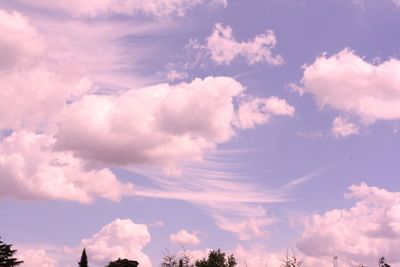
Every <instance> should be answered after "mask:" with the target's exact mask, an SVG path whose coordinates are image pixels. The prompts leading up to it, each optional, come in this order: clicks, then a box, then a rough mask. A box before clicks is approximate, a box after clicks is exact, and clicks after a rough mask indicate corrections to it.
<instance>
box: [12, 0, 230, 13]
mask: <svg viewBox="0 0 400 267" xmlns="http://www.w3.org/2000/svg"><path fill="white" fill-rule="evenodd" d="M18 1H19V2H22V3H27V4H30V5H35V6H41V7H45V8H51V9H59V10H65V11H68V12H70V13H72V14H73V15H75V16H91V17H97V16H106V15H111V14H123V15H134V14H136V13H142V14H145V15H150V16H155V17H168V16H171V15H176V16H185V14H186V12H187V11H188V10H190V9H192V8H194V7H195V6H197V5H202V4H211V5H213V4H215V5H224V6H226V5H227V0H86V1H83V2H82V1H80V0H70V1H51V0H18Z"/></svg>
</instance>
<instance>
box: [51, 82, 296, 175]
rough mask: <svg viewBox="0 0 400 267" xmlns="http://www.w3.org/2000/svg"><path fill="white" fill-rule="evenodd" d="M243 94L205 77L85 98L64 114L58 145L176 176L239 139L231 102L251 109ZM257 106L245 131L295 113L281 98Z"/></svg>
mask: <svg viewBox="0 0 400 267" xmlns="http://www.w3.org/2000/svg"><path fill="white" fill-rule="evenodd" d="M244 90H245V89H244V87H243V86H242V85H241V84H240V83H238V82H237V81H235V80H234V79H232V78H228V77H207V78H205V79H198V78H197V79H195V80H193V81H192V82H191V83H181V84H177V85H168V84H159V85H155V86H151V87H146V88H141V89H132V90H128V91H126V92H124V93H123V94H121V95H119V96H105V95H101V96H100V95H87V96H84V97H83V98H82V99H81V100H80V101H76V102H75V103H72V104H71V105H69V106H68V107H66V108H65V110H64V111H63V113H62V115H61V116H60V119H59V123H58V126H59V131H58V133H57V144H56V145H57V148H58V149H60V150H68V151H73V153H74V154H75V155H76V156H78V157H81V158H84V159H87V160H94V161H99V162H103V163H111V164H118V165H127V164H148V163H151V164H158V165H161V166H164V168H166V169H169V170H174V169H176V166H177V165H178V163H179V162H181V161H183V160H201V159H202V158H203V156H204V154H205V153H206V152H207V151H210V150H212V149H214V148H215V147H216V146H217V145H218V144H221V143H225V142H228V141H229V140H231V139H232V138H233V137H234V136H235V133H236V131H237V130H238V128H237V127H235V125H236V124H237V120H238V119H237V117H238V114H237V110H236V109H235V106H234V104H233V101H234V100H237V101H239V110H240V109H241V105H248V103H246V102H245V103H242V102H241V97H242V96H243V94H244ZM256 101H259V104H258V105H253V106H252V109H251V110H250V111H249V110H248V112H246V125H244V126H245V127H242V128H250V127H252V126H254V124H256V123H263V122H266V121H267V119H263V117H264V116H270V115H275V114H279V115H291V114H292V113H293V112H294V110H293V108H292V107H291V106H289V105H287V103H286V102H285V101H284V100H281V99H278V98H269V99H266V100H264V99H257V100H256ZM242 110H243V108H242ZM259 110H262V111H259ZM239 113H240V111H239ZM242 113H243V112H242ZM241 116H242V117H243V114H242V115H241ZM239 117H240V115H239ZM253 117H256V118H253ZM87 118H91V120H90V122H89V123H88V121H87ZM250 124H251V125H250ZM70 125H74V126H75V127H70ZM240 126H242V125H240Z"/></svg>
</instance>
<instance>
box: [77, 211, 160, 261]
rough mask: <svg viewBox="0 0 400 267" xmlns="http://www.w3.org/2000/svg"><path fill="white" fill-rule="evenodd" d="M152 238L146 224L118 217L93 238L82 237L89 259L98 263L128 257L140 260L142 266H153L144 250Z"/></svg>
mask: <svg viewBox="0 0 400 267" xmlns="http://www.w3.org/2000/svg"><path fill="white" fill-rule="evenodd" d="M150 239H151V237H150V233H149V231H148V229H147V226H146V225H144V224H135V223H134V222H133V221H131V220H129V219H124V220H123V219H116V220H114V221H113V222H111V223H110V224H107V225H106V226H104V227H103V228H102V229H101V230H100V231H99V232H97V233H96V234H94V235H93V236H92V237H91V238H89V239H82V241H81V245H82V246H83V247H85V248H86V250H87V251H88V257H89V260H90V261H93V262H94V263H96V264H102V265H105V264H107V263H108V262H110V261H113V260H116V259H118V258H121V259H123V258H127V259H130V260H136V261H138V262H139V264H140V266H143V267H151V266H152V264H151V262H150V258H149V257H148V256H147V255H146V254H145V253H144V252H143V248H144V247H145V246H146V245H147V244H148V243H149V242H150Z"/></svg>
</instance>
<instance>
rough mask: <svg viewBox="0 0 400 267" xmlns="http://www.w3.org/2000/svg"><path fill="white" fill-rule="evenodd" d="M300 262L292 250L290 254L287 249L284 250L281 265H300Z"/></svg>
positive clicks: (284, 266) (287, 266)
mask: <svg viewBox="0 0 400 267" xmlns="http://www.w3.org/2000/svg"><path fill="white" fill-rule="evenodd" d="M301 263H302V262H301V261H299V260H298V259H297V255H296V252H294V251H292V255H291V256H289V251H286V254H285V259H284V260H283V262H282V267H300V266H301Z"/></svg>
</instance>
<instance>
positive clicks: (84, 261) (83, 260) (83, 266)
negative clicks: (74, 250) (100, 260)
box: [78, 249, 89, 267]
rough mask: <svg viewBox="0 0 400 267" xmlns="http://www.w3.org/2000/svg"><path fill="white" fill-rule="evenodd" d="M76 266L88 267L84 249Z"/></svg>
mask: <svg viewBox="0 0 400 267" xmlns="http://www.w3.org/2000/svg"><path fill="white" fill-rule="evenodd" d="M78 264H79V265H78V266H79V267H88V266H89V265H88V259H87V255H86V249H83V251H82V256H81V260H80V261H79V262H78Z"/></svg>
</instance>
